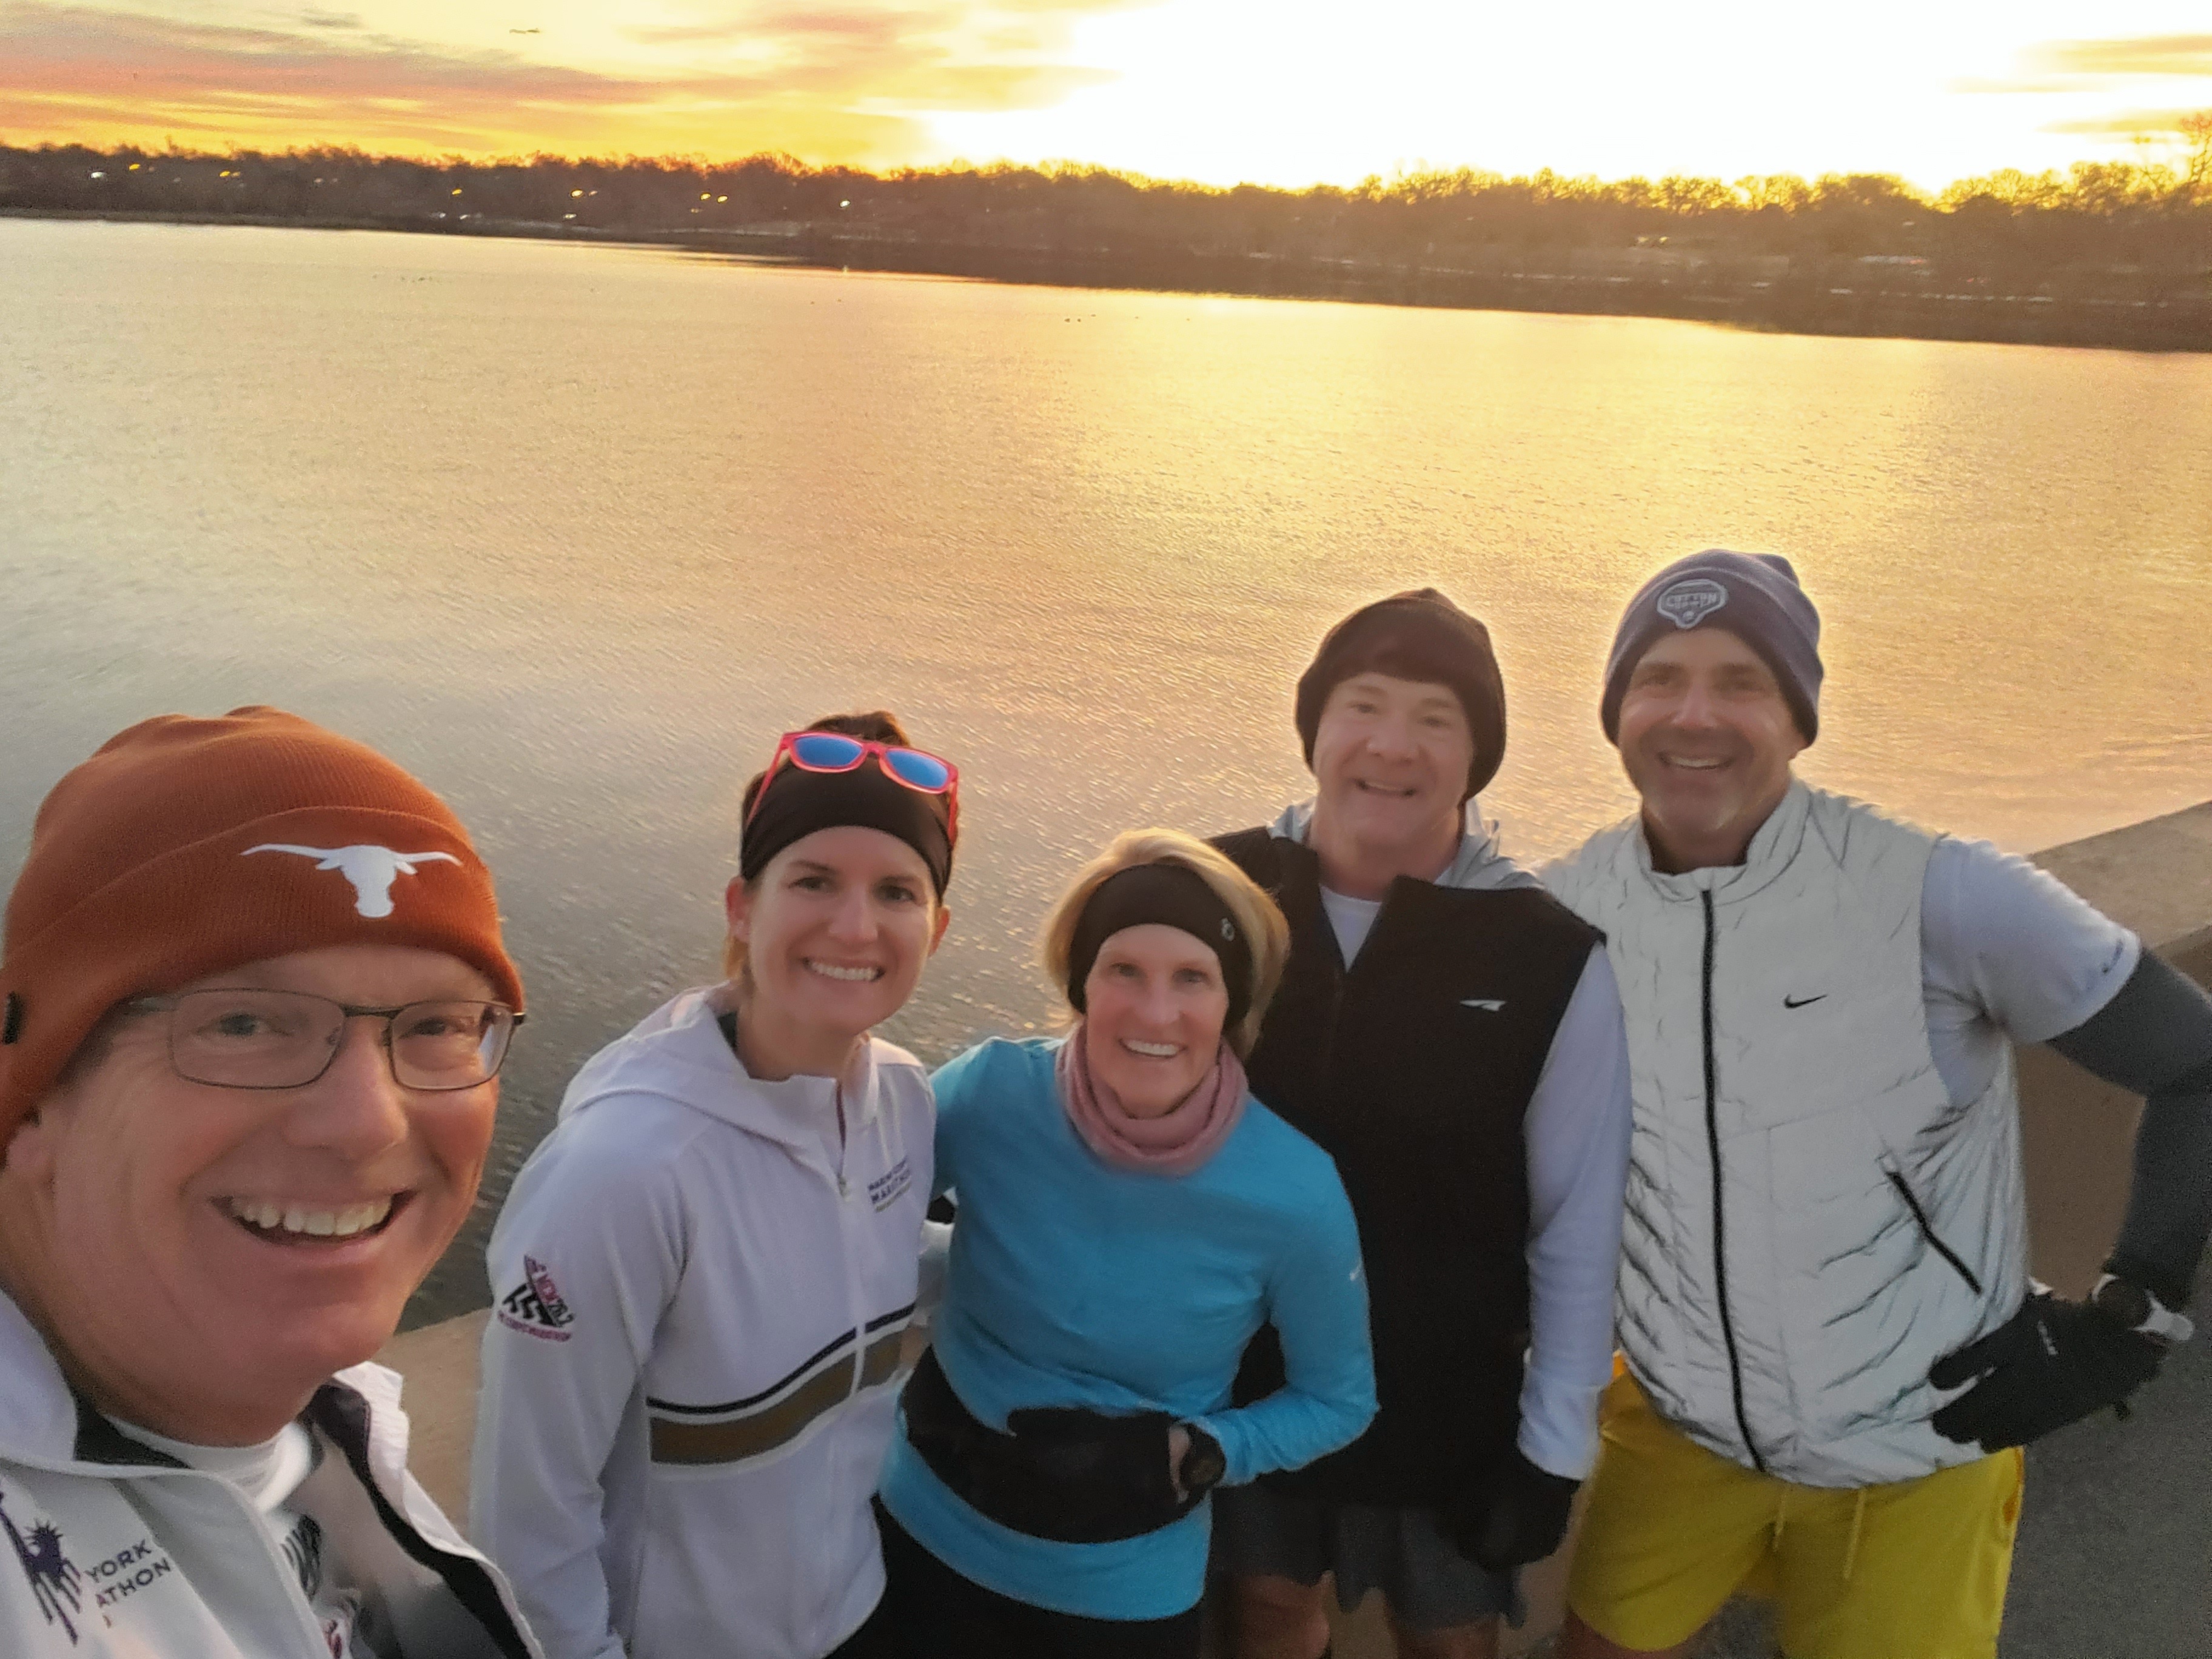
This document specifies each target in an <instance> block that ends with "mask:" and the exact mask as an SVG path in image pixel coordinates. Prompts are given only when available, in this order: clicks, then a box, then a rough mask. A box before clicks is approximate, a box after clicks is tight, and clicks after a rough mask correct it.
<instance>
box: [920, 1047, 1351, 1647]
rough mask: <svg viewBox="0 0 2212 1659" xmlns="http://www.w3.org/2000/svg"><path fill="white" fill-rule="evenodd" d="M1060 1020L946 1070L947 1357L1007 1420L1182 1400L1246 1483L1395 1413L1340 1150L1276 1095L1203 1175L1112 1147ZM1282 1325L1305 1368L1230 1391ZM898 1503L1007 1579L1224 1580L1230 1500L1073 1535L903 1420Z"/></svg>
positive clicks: (1070, 1589) (1181, 1414)
mask: <svg viewBox="0 0 2212 1659" xmlns="http://www.w3.org/2000/svg"><path fill="white" fill-rule="evenodd" d="M1059 1048H1060V1044H1059V1043H1058V1042H1047V1041H1042V1040H1039V1039H1030V1040H1027V1041H1024V1042H1006V1041H1003V1040H1000V1039H996V1038H994V1039H993V1040H992V1041H990V1042H985V1043H982V1044H981V1045H979V1046H978V1047H976V1048H970V1049H969V1051H968V1052H967V1053H966V1054H962V1055H961V1056H960V1057H959V1058H958V1059H957V1060H953V1061H951V1063H950V1064H948V1065H947V1066H945V1068H944V1069H943V1070H942V1071H940V1072H939V1073H937V1075H936V1078H935V1079H934V1083H935V1087H936V1090H937V1183H938V1188H939V1190H940V1191H943V1190H945V1189H946V1188H955V1189H957V1197H958V1200H959V1204H960V1218H959V1222H958V1224H957V1225H956V1226H955V1227H954V1228H953V1230H952V1254H951V1261H950V1264H949V1266H948V1268H947V1276H946V1280H945V1304H944V1306H943V1308H942V1309H941V1310H939V1313H938V1316H937V1321H936V1338H935V1342H936V1349H937V1356H938V1362H939V1364H941V1365H943V1366H944V1368H945V1376H946V1378H947V1379H948V1380H949V1381H950V1382H951V1384H952V1388H953V1391H954V1392H955V1393H957V1395H959V1396H960V1398H961V1400H962V1401H963V1403H965V1404H966V1406H967V1407H968V1408H969V1410H970V1411H971V1412H973V1413H975V1415H976V1417H977V1418H979V1419H981V1420H982V1421H983V1422H985V1423H987V1424H988V1425H991V1426H992V1427H993V1428H1000V1429H1002V1428H1004V1427H1005V1426H1006V1413H1008V1412H1010V1411H1017V1410H1019V1409H1021V1408H1022V1407H1029V1406H1087V1407H1092V1408H1094V1409H1096V1410H1098V1411H1103V1412H1109V1413H1129V1412H1142V1411H1165V1412H1169V1413H1172V1414H1173V1415H1174V1416H1176V1418H1178V1419H1184V1420H1187V1421H1190V1422H1194V1423H1198V1424H1200V1425H1202V1426H1203V1427H1204V1428H1205V1429H1206V1432H1207V1433H1209V1434H1211V1435H1212V1437H1214V1438H1215V1439H1216V1440H1218V1441H1219V1442H1220V1443H1221V1449H1222V1451H1223V1453H1224V1455H1225V1456H1226V1457H1227V1460H1228V1463H1229V1473H1228V1475H1227V1477H1226V1482H1227V1484H1230V1485H1235V1484H1237V1483H1240V1482H1243V1481H1247V1480H1252V1479H1253V1478H1254V1477H1255V1476H1256V1475H1259V1474H1264V1473H1266V1472H1267V1471H1268V1470H1271V1469H1285V1468H1297V1467H1298V1466H1299V1465H1301V1464H1304V1463H1310V1462H1312V1461H1313V1460H1314V1459H1315V1458H1316V1457H1319V1456H1321V1455H1323V1454H1324V1453H1327V1452H1330V1451H1334V1449H1337V1448H1338V1447H1340V1446H1343V1445H1346V1444H1348V1443H1351V1442H1352V1440H1353V1439H1354V1438H1356V1437H1358V1434H1359V1432H1360V1431H1361V1430H1362V1429H1364V1428H1365V1427H1366V1426H1367V1422H1368V1419H1370V1418H1371V1417H1372V1416H1374V1414H1375V1374H1374V1364H1373V1361H1372V1358H1370V1353H1369V1351H1368V1340H1367V1281H1366V1278H1365V1276H1364V1273H1362V1272H1361V1270H1360V1265H1359V1235H1358V1229H1357V1227H1356V1226H1355V1225H1354V1223H1353V1221H1352V1206H1351V1203H1350V1201H1349V1200H1346V1197H1345V1195H1344V1187H1343V1184H1342V1183H1341V1182H1339V1181H1338V1179H1337V1176H1336V1166H1335V1164H1333V1163H1332V1162H1330V1160H1329V1158H1328V1154H1326V1153H1325V1152H1322V1150H1321V1149H1320V1148H1319V1147H1318V1146H1315V1145H1314V1144H1313V1142H1311V1141H1310V1140H1308V1139H1306V1138H1305V1137H1304V1135H1302V1134H1300V1133H1298V1132H1297V1130H1295V1129H1293V1128H1291V1127H1290V1125H1289V1124H1287V1123H1285V1122H1284V1121H1282V1119H1280V1118H1279V1117H1277V1116H1276V1115H1274V1114H1273V1112H1271V1111H1269V1110H1268V1109H1267V1108H1266V1107H1264V1106H1262V1105H1261V1104H1259V1103H1257V1102H1255V1101H1251V1100H1249V1099H1248V1100H1247V1101H1246V1103H1245V1106H1244V1114H1243V1118H1242V1119H1241V1120H1240V1121H1238V1123H1237V1127H1236V1128H1235V1130H1233V1131H1232V1132H1231V1134H1230V1137H1229V1139H1228V1140H1227V1141H1225V1143H1224V1144H1223V1145H1222V1147H1221V1149H1220V1151H1218V1152H1216V1153H1215V1154H1214V1155H1213V1156H1212V1158H1209V1159H1207V1160H1206V1163H1205V1164H1202V1165H1200V1167H1199V1168H1198V1169H1197V1170H1194V1171H1193V1172H1192V1173H1190V1174H1189V1175H1188V1176H1159V1175H1140V1174H1137V1173H1134V1172H1133V1171H1129V1170H1117V1169H1115V1168H1113V1167H1112V1166H1110V1165H1109V1164H1105V1163H1104V1162H1103V1161H1102V1160H1100V1158H1098V1157H1097V1155H1096V1154H1095V1153H1093V1152H1091V1149H1090V1148H1089V1147H1087V1146H1085V1145H1084V1144H1083V1142H1082V1140H1081V1139H1079V1137H1078V1136H1077V1134H1076V1133H1075V1129H1074V1127H1073V1125H1072V1124H1070V1123H1069V1121H1067V1114H1066V1112H1065V1111H1064V1110H1062V1109H1061V1107H1060V1095H1059V1090H1058V1088H1057V1086H1056V1085H1055V1084H1054V1079H1053V1061H1054V1056H1055V1055H1056V1054H1057V1053H1058V1051H1059ZM1266 1322H1272V1323H1273V1325H1274V1327H1275V1328H1276V1330H1277V1331H1278V1332H1279V1334H1281V1337H1282V1342H1283V1357H1284V1360H1285V1369H1286V1372H1287V1375H1288V1376H1289V1379H1290V1380H1289V1383H1288V1385H1287V1386H1286V1387H1285V1388H1283V1389H1280V1390H1279V1391H1278V1392H1276V1393H1274V1394H1273V1395H1269V1396H1268V1397H1267V1399H1265V1400H1261V1401H1256V1402H1255V1403H1254V1404H1252V1405H1249V1406H1247V1407H1243V1408H1242V1409H1240V1410H1231V1409H1229V1388H1230V1383H1231V1380H1232V1379H1233V1378H1234V1377H1235V1376H1236V1375H1237V1361H1238V1359H1239V1358H1241V1357H1242V1356H1243V1352H1244V1345H1245V1344H1246V1343H1247V1342H1249V1341H1250V1340H1251V1339H1252V1336H1253V1334H1254V1333H1255V1332H1256V1331H1258V1329H1259V1328H1260V1327H1261V1324H1262V1323H1266ZM883 1499H884V1505H885V1507H886V1508H888V1509H889V1510H890V1512H891V1513H892V1514H893V1515H894V1516H896V1517H897V1518H898V1522H899V1524H900V1525H901V1526H902V1527H904V1528H906V1529H907V1531H908V1532H909V1533H911V1534H913V1535H914V1536H915V1539H916V1540H918V1541H920V1542H921V1545H922V1547H924V1548H926V1549H927V1550H928V1551H929V1553H931V1554H933V1555H934V1556H936V1557H937V1559H939V1560H940V1561H942V1562H944V1563H945V1565H947V1566H949V1567H951V1568H952V1569H953V1570H954V1571H957V1572H959V1573H960V1574H962V1575H963V1577H967V1578H969V1579H970V1580H972V1581H973V1582H975V1583H978V1584H981V1585H982V1586H983V1587H984V1588H986V1589H994V1590H996V1591H998V1592H999V1593H1000V1595H1008V1596H1012V1597H1013V1598H1015V1599H1016V1600H1018V1601H1026V1602H1029V1603H1030V1604H1031V1605H1032V1606H1035V1607H1048V1608H1050V1609H1052V1610H1053V1611H1054V1612H1057V1613H1077V1614H1080V1615H1082V1616H1084V1617H1086V1618H1091V1619H1166V1618H1171V1617H1173V1616H1174V1615H1175V1614H1176V1613H1182V1612H1183V1611H1184V1610H1185V1609H1186V1608H1188V1607H1191V1606H1193V1605H1194V1603H1195V1602H1196V1601H1198V1598H1199V1595H1200V1593H1201V1592H1202V1591H1203V1590H1204V1589H1205V1587H1206V1547H1207V1542H1208V1540H1209V1536H1210V1529H1211V1527H1212V1505H1211V1504H1200V1505H1199V1507H1198V1508H1197V1509H1195V1510H1192V1511H1191V1513H1190V1514H1188V1515H1187V1516H1184V1517H1183V1518H1182V1520H1180V1521H1177V1522H1173V1523H1172V1524H1170V1525H1168V1526H1165V1527H1162V1528H1159V1529H1158V1531H1156V1532H1150V1533H1146V1534H1143V1535H1142V1536H1141V1537H1137V1538H1129V1539H1123V1540H1120V1541H1115V1542H1113V1543H1107V1544H1064V1543H1058V1542H1054V1541H1051V1540H1048V1539H1042V1538H1033V1537H1030V1536H1029V1535H1028V1534H1024V1533H1018V1532H1015V1531H1012V1530H1011V1529H1010V1528H1006V1527H1002V1526H1000V1525H999V1524H998V1523H997V1522H994V1521H991V1520H988V1519H987V1518H986V1517H984V1516H981V1515H980V1514H978V1513H977V1512H976V1511H975V1510H973V1509H971V1508H969V1505H968V1504H966V1503H965V1502H964V1501H963V1500H962V1499H961V1498H957V1497H956V1496H955V1495H954V1494H953V1493H952V1492H951V1491H950V1490H949V1489H948V1488H947V1487H946V1486H945V1483H944V1482H943V1481H941V1480H939V1479H938V1478H937V1476H936V1475H935V1474H933V1472H932V1471H931V1469H930V1468H929V1467H928V1466H927V1464H926V1463H924V1462H922V1461H921V1458H920V1457H918V1456H916V1455H915V1453H914V1451H913V1450H912V1449H910V1448H909V1447H908V1444H907V1443H906V1437H905V1436H904V1434H903V1433H901V1434H900V1435H897V1436H896V1437H893V1439H892V1441H891V1449H890V1457H889V1458H888V1459H887V1460H886V1462H885V1464H884V1484H883Z"/></svg>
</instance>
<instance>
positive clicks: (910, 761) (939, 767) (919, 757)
mask: <svg viewBox="0 0 2212 1659" xmlns="http://www.w3.org/2000/svg"><path fill="white" fill-rule="evenodd" d="M884 765H885V766H887V767H889V768H890V770H891V773H892V775H894V776H895V777H896V778H897V779H898V781H900V782H901V783H904V784H909V785H911V786H912V787H915V788H916V789H927V790H931V791H935V790H939V789H942V788H944V787H945V785H946V784H948V783H950V782H951V781H952V769H951V767H949V766H947V765H946V764H945V763H944V762H943V761H941V760H939V759H938V758H937V757H936V756H934V755H925V754H923V753H922V752H921V750H919V749H886V750H884Z"/></svg>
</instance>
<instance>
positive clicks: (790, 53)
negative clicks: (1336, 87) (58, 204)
mask: <svg viewBox="0 0 2212 1659" xmlns="http://www.w3.org/2000/svg"><path fill="white" fill-rule="evenodd" d="M1122 3H1126V0H946V3H939V4H935V5H927V6H902V5H891V4H886V5H878V6H871V5H868V4H866V3H859V0H848V3H847V4H845V5H843V6H842V7H836V8H832V9H807V8H805V7H801V6H794V5H791V4H781V5H772V6H760V5H749V6H742V7H739V8H738V9H734V10H732V9H730V8H728V7H725V8H723V9H722V11H721V15H714V16H702V17H701V18H700V19H699V20H698V21H696V22H691V23H685V22H682V21H672V22H671V23H669V24H667V25H665V26H662V27H633V28H629V29H626V30H623V31H621V32H620V33H621V34H622V36H623V38H626V39H628V40H631V41H632V42H634V43H635V44H636V45H637V46H639V47H640V48H641V53H642V54H643V57H642V58H641V61H639V62H636V63H633V64H621V65H617V66H614V67H605V66H601V65H599V64H594V65H592V66H583V65H578V64H562V63H549V62H545V61H543V60H542V59H541V58H538V57H537V56H535V55H534V54H535V52H537V51H538V50H539V43H538V42H533V43H532V48H531V53H530V54H526V53H525V52H521V51H517V50H513V49H508V48H483V47H472V46H457V45H451V44H446V43H439V42H429V41H423V40H406V39H398V38H394V37H392V36H389V35H385V34H380V33H374V32H373V31H372V30H371V29H370V28H368V27H367V26H366V25H365V24H364V22H363V20H362V18H361V17H360V16H359V15H356V14H352V13H340V12H326V11H319V10H312V11H309V12H307V13H306V14H304V15H301V17H300V19H299V23H298V26H297V27H265V26H264V27H252V26H246V25H238V24H222V23H210V22H198V21H181V20H177V19H171V18H159V17H150V16H147V15H142V14H138V13H134V12H127V11H120V10H112V9H100V8H95V7H88V6H65V5H51V4H40V3H21V4H13V5H0V65H4V68H0V136H4V137H6V138H7V139H8V140H9V142H13V143H37V142H41V141H61V142H66V141H81V142H88V143H134V142H135V143H159V142H160V141H161V139H162V138H163V137H166V136H167V135H169V134H173V133H180V134H185V135H189V136H190V137H191V141H192V142H193V143H198V144H204V145H210V146H216V147H222V146H228V145H258V146H262V147H270V148H282V147H288V146H292V145H304V144H313V143H353V144H360V145H362V146H365V147H368V148H372V149H384V150H389V151H394V152H399V153H416V154H435V153H445V152H452V151H460V152H465V153H477V154H489V153H498V152H513V151H517V150H529V149H551V150H567V151H592V152H599V153H605V152H612V151H624V150H628V151H637V152H647V151H659V152H668V151H677V152H685V153H697V154H704V155H722V156H728V155H747V154H751V153H754V152H757V151H759V150H763V149H782V150H787V151H790V152H792V153H793V154H795V155H802V156H805V157H806V158H807V159H809V160H811V161H825V162H828V161H842V162H848V163H853V164H865V165H874V166H884V165H896V164H897V163H900V162H902V161H909V160H912V159H915V157H916V156H917V155H920V154H921V153H922V152H923V151H924V150H925V149H926V148H927V142H928V135H927V129H926V126H925V125H924V121H923V119H922V117H923V115H924V114H925V113H926V112H934V111H944V110H959V111H995V110H1007V109H1035V108H1041V107H1045V106H1049V105H1051V104H1054V103H1055V102H1057V101H1058V100H1060V99H1062V98H1064V97H1066V95H1067V94H1068V93H1070V92H1071V91H1073V90H1074V89H1076V88H1079V87H1082V86H1085V85H1090V84H1093V83H1095V82H1099V81H1102V80H1105V79H1110V78H1111V76H1110V74H1109V72H1107V71H1103V70H1092V69H1087V68H1084V67H1081V66H1079V65H1075V64H1066V63H1060V62H1054V61H1052V56H1053V54H1052V52H1051V48H1052V47H1053V46H1058V45H1064V43H1065V32H1066V22H1067V21H1068V20H1069V19H1071V18H1072V17H1073V16H1075V15H1080V14H1082V13H1084V12H1087V11H1096V10H1100V9H1108V8H1110V7H1113V6H1116V5H1119V4H1122ZM1007 13H1018V14H1020V15H1021V21H1020V22H1019V23H1018V24H1017V25H1016V27H1017V29H1018V32H1019V35H1020V38H1019V39H1018V40H1006V39H1004V38H1002V37H1003V36H1004V35H1005V33H1006V27H1005V25H1006V17H1005V16H1004V15H1003V14H1007ZM994 37H1000V38H994ZM603 61H604V60H602V62H603ZM662 64H665V68H663V67H661V65H662Z"/></svg>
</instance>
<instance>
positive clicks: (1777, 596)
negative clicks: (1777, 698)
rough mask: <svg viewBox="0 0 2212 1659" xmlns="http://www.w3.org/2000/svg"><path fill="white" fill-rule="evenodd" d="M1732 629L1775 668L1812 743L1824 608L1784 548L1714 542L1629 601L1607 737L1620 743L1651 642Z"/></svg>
mask: <svg viewBox="0 0 2212 1659" xmlns="http://www.w3.org/2000/svg"><path fill="white" fill-rule="evenodd" d="M1705 625H1710V626H1711V627H1714V628H1725V629H1728V630H1729V633H1731V634H1734V635H1735V636H1736V637H1737V638H1738V639H1740V640H1741V641H1743V642H1744V643H1745V644H1746V645H1747V646H1749V647H1751V648H1752V649H1753V650H1754V651H1756V652H1757V653H1759V657H1760V659H1762V660H1764V661H1765V664H1766V665H1767V666H1768V667H1769V668H1771V669H1772V670H1773V671H1774V678H1776V679H1777V680H1778V681H1779V682H1780V683H1781V686H1782V696H1783V698H1784V701H1785V702H1788V703H1789V705H1790V714H1792V715H1793V716H1795V717H1796V721H1797V730H1798V732H1799V733H1800V734H1801V735H1802V737H1803V738H1804V739H1805V741H1806V742H1807V743H1810V742H1812V741H1813V739H1814V738H1815V737H1817V736H1819V735H1820V672H1821V670H1820V612H1819V611H1815V610H1814V608H1813V601H1812V600H1810V599H1807V598H1806V597H1805V590H1804V589H1803V588H1802V587H1800V586H1798V585H1797V573H1796V571H1795V570H1794V569H1792V568H1790V561H1789V560H1787V559H1785V558H1784V557H1783V556H1781V555H1780V554H1778V553H1730V552H1729V551H1728V550H1726V549H1724V548H1718V547H1710V548H1707V549H1706V550H1705V551H1704V552H1702V553H1692V554H1691V555H1690V556H1689V557H1688V558H1686V559H1677V560H1676V561H1675V562H1674V563H1672V564H1670V565H1668V567H1667V568H1665V569H1664V570H1662V571H1661V572H1660V573H1659V574H1657V575H1656V576H1654V577H1653V578H1652V579H1651V580H1650V581H1648V582H1646V583H1644V586H1643V589H1642V591H1640V592H1638V594H1637V596H1636V597H1635V598H1634V599H1631V600H1630V601H1629V602H1628V609H1627V611H1626V612H1624V613H1623V615H1622V617H1621V618H1620V630H1619V631H1618V632H1616V633H1615V634H1614V635H1613V654H1612V656H1611V657H1609V658H1608V659H1607V661H1606V665H1605V696H1604V700H1603V701H1602V702H1600V703H1599V704H1598V719H1599V720H1600V721H1601V722H1602V723H1603V725H1604V726H1605V736H1606V741H1607V742H1608V743H1613V744H1618V743H1619V742H1620V700H1621V698H1622V696H1624V695H1626V692H1627V690H1628V677H1629V676H1630V675H1631V674H1632V673H1633V672H1634V671H1635V670H1636V665H1637V664H1638V662H1640V661H1642V660H1643V659H1644V653H1645V652H1646V651H1649V650H1650V648H1651V642H1652V641H1654V640H1656V639H1659V638H1661V637H1662V636H1663V635H1666V634H1668V632H1669V631H1671V630H1673V629H1683V630H1685V631H1686V630H1688V629H1692V628H1697V627H1700V626H1705Z"/></svg>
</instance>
